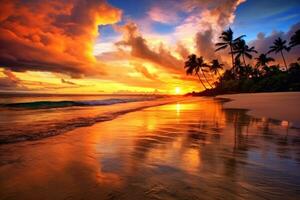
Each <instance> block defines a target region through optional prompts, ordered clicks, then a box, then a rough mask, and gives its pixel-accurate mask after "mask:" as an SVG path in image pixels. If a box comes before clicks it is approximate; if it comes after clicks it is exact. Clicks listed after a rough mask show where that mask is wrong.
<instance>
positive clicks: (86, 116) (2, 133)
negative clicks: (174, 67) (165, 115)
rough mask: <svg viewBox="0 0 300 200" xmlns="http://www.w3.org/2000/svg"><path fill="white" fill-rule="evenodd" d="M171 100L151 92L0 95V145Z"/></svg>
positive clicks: (75, 126) (85, 124)
mask: <svg viewBox="0 0 300 200" xmlns="http://www.w3.org/2000/svg"><path fill="white" fill-rule="evenodd" d="M171 101H174V98H170V97H168V96H153V95H49V94H1V95H0V112H1V115H0V144H5V143H14V142H20V141H26V140H39V139H42V138H45V137H49V136H54V135H58V134H62V133H64V132H67V131H70V130H73V129H75V128H78V127H85V126H91V125H93V124H95V123H97V122H102V121H108V120H112V119H114V118H116V117H118V116H119V115H122V114H125V113H128V112H132V111H136V110H139V109H143V108H146V107H151V106H155V105H161V104H164V103H167V102H171Z"/></svg>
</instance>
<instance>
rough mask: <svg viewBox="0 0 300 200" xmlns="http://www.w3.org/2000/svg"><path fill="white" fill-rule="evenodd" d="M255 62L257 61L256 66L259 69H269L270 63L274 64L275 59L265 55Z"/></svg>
mask: <svg viewBox="0 0 300 200" xmlns="http://www.w3.org/2000/svg"><path fill="white" fill-rule="evenodd" d="M255 60H256V61H257V62H256V65H255V66H256V67H257V68H258V67H264V68H265V67H267V65H268V63H269V62H274V61H275V60H274V58H272V57H268V55H267V54H264V53H262V54H260V55H259V56H258V57H257V58H255Z"/></svg>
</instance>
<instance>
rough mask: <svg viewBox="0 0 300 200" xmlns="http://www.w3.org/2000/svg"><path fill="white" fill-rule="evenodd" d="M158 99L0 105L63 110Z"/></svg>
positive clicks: (116, 99) (115, 99)
mask: <svg viewBox="0 0 300 200" xmlns="http://www.w3.org/2000/svg"><path fill="white" fill-rule="evenodd" d="M157 98H159V97H139V98H122V99H121V98H111V99H102V100H88V101H34V102H22V103H9V104H2V105H1V106H2V107H6V108H21V109H49V108H64V107H72V106H107V105H113V104H119V103H130V102H139V101H151V100H155V99H157Z"/></svg>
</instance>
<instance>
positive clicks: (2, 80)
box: [0, 70, 27, 90]
mask: <svg viewBox="0 0 300 200" xmlns="http://www.w3.org/2000/svg"><path fill="white" fill-rule="evenodd" d="M2 74H3V75H4V77H0V90H27V88H26V87H25V86H24V85H23V84H22V83H21V80H20V79H19V78H18V77H16V76H15V75H14V74H13V73H12V72H11V71H10V70H4V71H2Z"/></svg>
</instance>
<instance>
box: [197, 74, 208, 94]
mask: <svg viewBox="0 0 300 200" xmlns="http://www.w3.org/2000/svg"><path fill="white" fill-rule="evenodd" d="M196 74H197V76H198V78H199V80H200V82H201V84H202V85H203V87H204V89H206V90H207V88H206V86H205V85H204V83H203V81H202V80H201V77H200V76H199V74H198V72H197V73H196Z"/></svg>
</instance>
